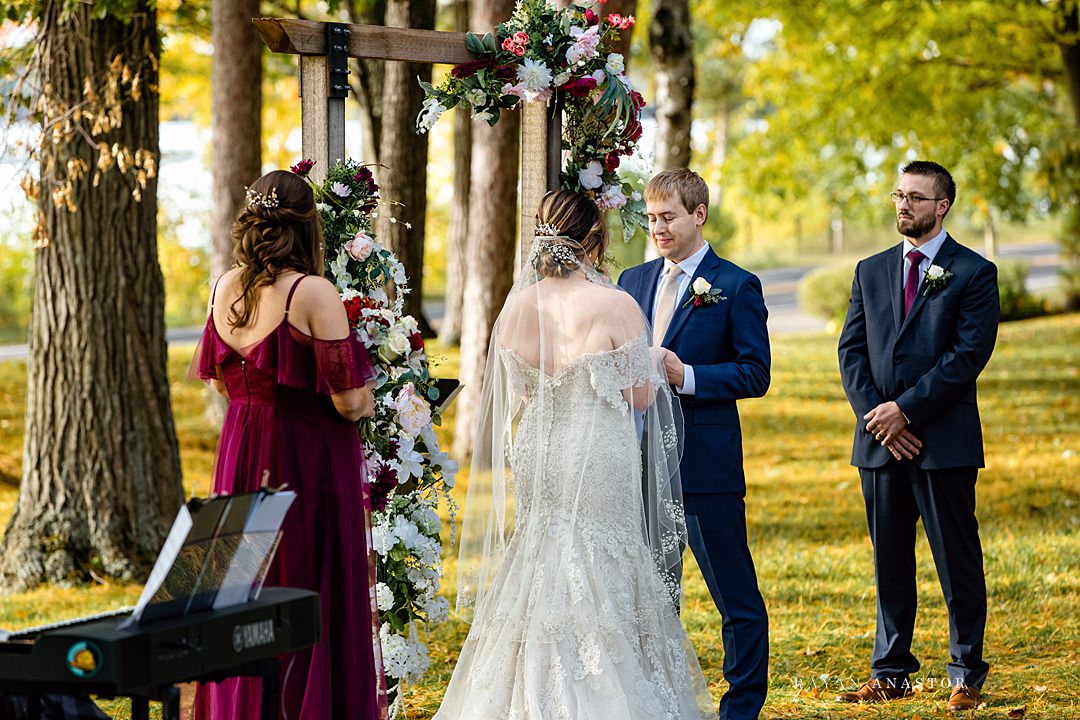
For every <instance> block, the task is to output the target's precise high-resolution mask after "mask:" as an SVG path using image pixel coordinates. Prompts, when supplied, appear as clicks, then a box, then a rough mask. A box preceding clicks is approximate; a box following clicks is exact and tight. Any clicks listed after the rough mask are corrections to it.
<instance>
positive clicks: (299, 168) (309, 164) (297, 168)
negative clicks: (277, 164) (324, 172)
mask: <svg viewBox="0 0 1080 720" xmlns="http://www.w3.org/2000/svg"><path fill="white" fill-rule="evenodd" d="M314 166H315V161H314V160H301V161H300V162H298V163H296V164H295V165H293V166H292V167H291V168H289V169H290V170H292V171H293V173H295V174H296V175H299V176H300V177H304V176H306V175H307V174H308V173H309V172H311V168H313V167H314Z"/></svg>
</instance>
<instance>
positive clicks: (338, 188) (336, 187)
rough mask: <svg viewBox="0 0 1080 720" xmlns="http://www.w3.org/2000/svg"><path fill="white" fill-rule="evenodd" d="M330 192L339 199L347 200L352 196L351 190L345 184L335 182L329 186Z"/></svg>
mask: <svg viewBox="0 0 1080 720" xmlns="http://www.w3.org/2000/svg"><path fill="white" fill-rule="evenodd" d="M330 192H332V193H334V194H335V195H337V196H338V197H339V198H347V197H349V196H350V195H352V188H350V187H349V186H348V185H346V184H345V183H339V182H336V183H333V184H332V185H331V186H330Z"/></svg>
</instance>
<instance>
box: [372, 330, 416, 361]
mask: <svg viewBox="0 0 1080 720" xmlns="http://www.w3.org/2000/svg"><path fill="white" fill-rule="evenodd" d="M407 352H409V336H408V335H407V334H406V333H405V331H404V330H402V329H401V328H400V327H396V328H393V329H391V330H390V332H389V333H387V335H386V342H384V343H383V344H382V345H380V346H379V357H381V358H382V359H383V360H385V361H386V362H388V363H392V362H394V361H395V360H397V359H398V358H399V357H401V356H402V355H404V354H405V353H407Z"/></svg>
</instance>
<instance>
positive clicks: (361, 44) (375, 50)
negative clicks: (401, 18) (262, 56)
mask: <svg viewBox="0 0 1080 720" xmlns="http://www.w3.org/2000/svg"><path fill="white" fill-rule="evenodd" d="M251 22H252V23H254V24H255V28H256V29H257V30H258V31H259V35H261V36H262V39H263V42H265V43H266V46H267V47H269V48H270V49H271V50H272V51H274V52H276V53H288V54H292V55H325V54H326V30H325V23H321V22H313V21H311V20H293V19H288V18H253V19H252V21H251ZM346 27H348V28H349V31H350V32H349V57H356V58H369V59H372V60H398V61H401V62H415V63H432V64H438V63H443V64H448V65H457V64H459V63H463V62H469V61H470V60H475V59H476V58H475V57H474V56H473V54H472V53H470V52H469V51H468V50H466V49H465V33H458V32H441V31H438V30H414V29H412V28H398V27H385V26H382V25H346Z"/></svg>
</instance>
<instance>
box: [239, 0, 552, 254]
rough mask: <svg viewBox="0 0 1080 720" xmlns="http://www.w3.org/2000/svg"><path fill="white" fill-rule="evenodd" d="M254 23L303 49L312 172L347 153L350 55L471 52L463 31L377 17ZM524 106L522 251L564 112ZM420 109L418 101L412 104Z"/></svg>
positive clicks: (420, 56)
mask: <svg viewBox="0 0 1080 720" xmlns="http://www.w3.org/2000/svg"><path fill="white" fill-rule="evenodd" d="M252 22H253V23H254V24H255V27H256V28H257V29H258V31H259V35H261V36H262V39H263V41H264V42H265V43H266V45H267V47H269V48H270V49H271V50H272V51H273V52H277V53H288V54H292V55H299V56H300V107H301V111H300V112H301V123H302V132H303V156H304V157H305V158H310V159H312V160H315V161H317V162H316V165H315V168H314V169H313V170H312V175H313V176H314V177H315V179H321V178H322V177H324V176H325V172H326V168H328V167H330V166H331V165H333V164H334V163H335V162H336V161H337V160H340V159H344V157H345V98H346V97H347V96H348V94H349V82H348V74H349V69H348V59H349V58H368V59H374V60H396V61H399V62H412V63H431V64H440V63H442V64H453V65H456V64H459V63H463V62H468V61H469V60H475V59H476V58H475V56H474V55H473V54H472V53H470V52H469V51H468V50H467V49H466V47H465V33H458V32H440V31H437V30H415V29H409V28H396V27H385V26H379V25H354V24H350V23H326V22H313V21H310V20H293V19H284V18H255V19H253V20H252ZM519 107H520V112H521V192H520V219H519V222H518V228H519V230H518V232H519V238H520V240H521V242H519V247H520V252H521V253H525V252H527V251H528V248H529V244H530V242H531V240H532V227H533V222H534V221H533V218H534V216H535V214H536V208H537V206H538V205H539V204H540V199H541V198H542V197H543V196H544V193H545V192H547V191H548V190H553V189H557V188H558V187H559V172H560V170H561V167H562V129H561V114H560V113H559V112H558V111H557V110H556V109H554V108H555V106H554V104H553V106H552V108H551V109H549V108H548V106H546V105H545V104H543V103H538V102H531V103H529V102H523V103H521V104H520V105H519ZM416 111H417V112H419V111H420V108H416Z"/></svg>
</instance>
